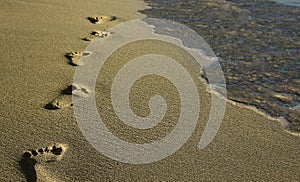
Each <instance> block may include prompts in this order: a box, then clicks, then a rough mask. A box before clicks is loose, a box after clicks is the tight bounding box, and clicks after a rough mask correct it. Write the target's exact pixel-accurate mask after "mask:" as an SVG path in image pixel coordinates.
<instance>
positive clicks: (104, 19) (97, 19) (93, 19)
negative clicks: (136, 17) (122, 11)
mask: <svg viewBox="0 0 300 182" xmlns="http://www.w3.org/2000/svg"><path fill="white" fill-rule="evenodd" d="M87 19H88V20H90V22H92V23H95V24H101V23H105V22H109V21H114V20H116V19H117V17H116V16H90V17H88V18H87Z"/></svg>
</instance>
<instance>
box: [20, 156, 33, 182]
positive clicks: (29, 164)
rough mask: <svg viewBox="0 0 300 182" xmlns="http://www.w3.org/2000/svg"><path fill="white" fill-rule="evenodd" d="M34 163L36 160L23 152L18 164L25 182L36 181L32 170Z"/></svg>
mask: <svg viewBox="0 0 300 182" xmlns="http://www.w3.org/2000/svg"><path fill="white" fill-rule="evenodd" d="M36 163H37V162H36V160H35V159H32V158H31V154H30V153H29V152H25V153H24V154H23V156H22V159H21V160H20V162H19V164H20V167H21V170H22V172H23V174H24V175H25V178H26V181H27V182H35V181H37V174H36V171H35V168H34V166H35V164H36Z"/></svg>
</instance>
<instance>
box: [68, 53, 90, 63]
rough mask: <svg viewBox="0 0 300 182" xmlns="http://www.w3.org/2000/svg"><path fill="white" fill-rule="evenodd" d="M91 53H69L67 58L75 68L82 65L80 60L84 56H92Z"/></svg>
mask: <svg viewBox="0 0 300 182" xmlns="http://www.w3.org/2000/svg"><path fill="white" fill-rule="evenodd" d="M90 54H91V53H90V52H81V51H74V52H68V53H66V54H65V57H66V58H67V59H68V60H69V61H70V62H69V63H70V64H71V65H73V66H79V65H81V64H80V62H79V60H80V58H81V57H82V56H88V55H90Z"/></svg>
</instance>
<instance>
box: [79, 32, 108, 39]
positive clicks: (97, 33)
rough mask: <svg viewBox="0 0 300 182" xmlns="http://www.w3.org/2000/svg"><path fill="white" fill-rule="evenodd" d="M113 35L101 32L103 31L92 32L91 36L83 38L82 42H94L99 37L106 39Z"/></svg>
mask: <svg viewBox="0 0 300 182" xmlns="http://www.w3.org/2000/svg"><path fill="white" fill-rule="evenodd" d="M110 34H111V32H106V31H101V30H96V31H92V32H91V35H89V36H87V37H85V38H83V39H82V40H85V41H92V40H94V39H95V38H97V37H100V38H104V37H107V36H109V35H110Z"/></svg>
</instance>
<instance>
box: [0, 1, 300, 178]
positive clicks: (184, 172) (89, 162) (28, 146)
mask: <svg viewBox="0 0 300 182" xmlns="http://www.w3.org/2000/svg"><path fill="white" fill-rule="evenodd" d="M143 8H146V5H145V4H144V3H143V2H141V1H137V0H111V1H109V0H90V1H88V2H86V1H78V0H75V1H74V0H51V1H50V0H26V1H25V0H0V15H1V17H2V19H1V21H0V37H1V41H0V43H1V45H0V47H1V49H0V51H1V59H0V61H1V70H0V84H1V89H0V95H1V102H0V123H1V127H0V136H1V145H0V151H1V157H0V181H152V180H155V181H157V180H193V181H196V180H299V179H300V173H299V167H300V158H299V155H298V154H299V151H300V139H299V137H296V136H293V135H290V134H288V133H287V132H285V131H284V130H283V128H282V126H281V125H280V123H279V122H275V121H272V120H269V119H267V118H266V117H264V116H262V115H259V114H257V113H256V112H254V111H252V110H249V109H247V108H242V107H238V106H236V105H233V104H231V103H228V104H227V108H226V113H225V117H224V120H223V124H222V126H221V128H220V130H219V132H218V135H217V136H216V137H215V138H214V140H213V142H212V143H211V144H210V145H209V146H208V147H207V148H205V149H204V150H199V149H198V147H197V144H198V142H199V139H200V137H201V133H202V132H203V130H204V127H205V124H206V121H207V117H208V113H209V110H210V100H209V98H210V95H209V93H207V92H206V85H205V84H204V83H203V82H201V81H200V80H199V79H198V78H197V74H198V73H196V72H194V71H193V70H192V69H191V70H190V73H191V74H192V77H193V79H194V80H195V82H196V85H197V88H198V90H199V95H200V96H201V98H200V104H201V112H200V116H201V117H200V118H199V121H198V125H197V129H196V130H195V132H194V133H193V135H192V136H191V138H190V140H189V141H188V142H187V143H186V144H185V145H184V146H183V147H182V148H181V149H180V150H178V151H177V152H176V153H175V154H173V155H172V156H170V157H167V158H165V159H164V160H161V161H158V162H155V163H151V164H144V165H132V164H125V163H121V162H118V161H114V160H112V159H110V158H108V157H106V156H104V155H102V154H101V153H99V152H98V151H97V150H95V149H94V148H93V147H92V146H91V144H89V142H88V141H87V140H86V139H85V138H84V136H83V135H82V133H81V132H80V130H79V127H78V125H77V123H76V120H75V117H74V112H73V109H72V96H71V95H72V94H75V95H76V94H77V95H79V96H84V95H85V94H89V93H90V90H87V89H85V88H84V87H82V86H80V85H74V84H73V85H72V80H73V76H74V71H75V69H76V67H78V66H80V64H79V63H78V59H79V58H80V56H84V55H85V54H87V53H84V52H82V51H84V49H85V48H86V46H87V45H88V44H89V43H90V41H92V40H93V39H94V38H95V37H107V36H108V37H109V36H110V33H109V32H106V30H107V29H108V28H109V27H112V26H114V25H116V24H118V23H122V22H125V21H128V20H131V19H137V18H140V17H143V15H141V14H139V13H137V10H141V9H143ZM135 46H137V47H140V48H141V49H140V51H135V48H132V47H130V46H129V47H125V48H124V49H126V50H120V52H119V53H120V54H121V53H122V51H123V52H124V51H125V52H127V54H122V55H121V56H116V57H112V58H111V59H112V61H113V60H116V61H115V62H110V63H108V64H107V65H105V66H106V67H105V68H106V69H107V70H108V71H107V72H105V70H104V72H105V74H107V76H110V74H113V73H114V72H116V70H117V69H118V68H119V67H120V65H121V64H123V62H124V61H125V62H126V60H127V59H129V58H131V56H137V55H142V54H143V53H144V51H145V50H148V49H149V48H153V50H157V51H165V49H164V46H163V45H158V46H156V45H155V44H152V43H151V42H147V41H145V42H140V45H139V44H138V45H135ZM160 46H161V47H160ZM119 53H117V55H118V54H119ZM165 54H166V55H168V51H167V50H166V52H165ZM169 54H170V56H176V55H173V54H172V51H171V52H170V53H169ZM118 60H119V61H118ZM127 61H128V60H127ZM110 82H111V80H110V79H109V77H106V76H102V77H101V76H100V77H99V78H98V81H97V86H96V89H95V92H96V102H97V105H98V110H99V112H100V113H101V114H102V115H103V116H104V117H105V118H106V119H107V126H108V127H109V128H110V129H114V130H115V133H116V134H117V133H118V132H119V137H120V138H127V140H129V141H130V142H138V143H143V142H151V141H152V140H155V139H157V136H159V135H164V134H166V133H167V132H169V131H170V128H171V129H172V126H174V123H172V122H169V123H168V122H167V123H166V125H163V126H164V127H162V129H161V130H159V129H156V130H155V131H153V132H154V133H145V137H141V138H139V137H136V136H135V135H134V134H141V133H134V131H131V130H130V128H126V126H124V125H122V124H121V125H120V124H118V123H117V122H116V120H115V116H114V114H111V112H113V111H112V110H111V108H108V111H106V112H104V111H103V110H104V109H105V107H106V105H109V100H108V97H106V96H107V95H109V91H110V90H109V88H108V87H107V86H108V85H109V84H110ZM144 84H146V86H144ZM147 84H148V85H147ZM156 84H160V85H163V86H162V87H160V88H156V87H154V85H156ZM141 88H143V89H145V91H144V92H140V89H141ZM147 89H148V90H147ZM163 91H170V92H171V94H170V93H169V94H165V95H164V96H165V97H166V100H167V102H170V103H171V104H170V105H171V107H170V110H168V111H167V112H170V117H169V118H166V120H171V119H172V118H173V117H177V116H178V108H179V105H178V102H179V101H178V99H174V98H173V97H174V95H175V96H176V91H175V90H174V88H173V87H172V85H170V83H169V82H167V81H166V80H164V79H161V78H156V77H149V78H146V79H145V80H144V81H141V82H139V83H137V84H136V87H135V88H133V93H136V95H133V96H132V107H133V108H135V110H134V112H136V113H138V114H139V115H141V116H143V115H147V113H148V112H149V111H148V110H147V104H148V103H147V97H144V99H140V98H143V96H145V95H146V96H149V94H150V95H151V93H153V92H161V94H162V95H163V94H164V92H163ZM101 98H102V99H101ZM103 98H104V99H103ZM139 108H142V109H139ZM143 108H144V109H143ZM145 108H146V109H145ZM102 111H103V112H102ZM175 124H176V123H175ZM168 126H170V127H168ZM133 133H134V134H133ZM111 152H114V151H111Z"/></svg>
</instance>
